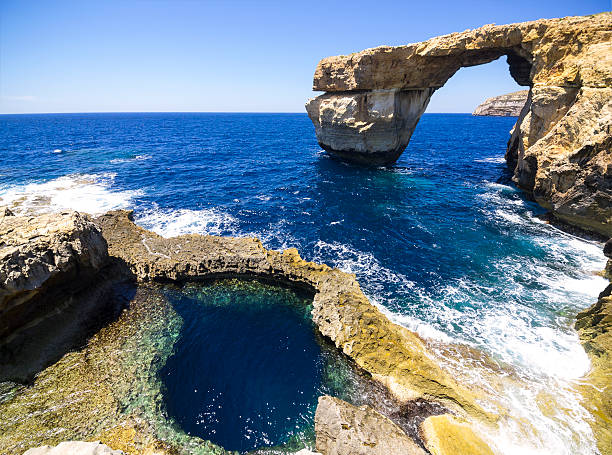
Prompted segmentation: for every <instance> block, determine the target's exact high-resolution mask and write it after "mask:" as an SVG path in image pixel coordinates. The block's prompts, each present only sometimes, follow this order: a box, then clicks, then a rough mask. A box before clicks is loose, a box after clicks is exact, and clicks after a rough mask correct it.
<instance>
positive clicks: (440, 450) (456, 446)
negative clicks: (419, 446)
mask: <svg viewBox="0 0 612 455" xmlns="http://www.w3.org/2000/svg"><path fill="white" fill-rule="evenodd" d="M421 432H422V435H423V440H424V441H425V446H426V447H427V450H429V452H431V454H432V455H493V451H492V450H491V449H490V448H489V446H488V445H486V444H485V443H484V442H483V440H482V439H480V438H479V437H478V436H476V434H474V431H472V428H471V427H470V425H468V424H467V423H466V422H462V421H461V420H460V419H457V418H456V417H454V416H452V415H450V414H444V415H438V416H431V417H428V418H427V419H425V421H424V422H423V424H422V425H421Z"/></svg>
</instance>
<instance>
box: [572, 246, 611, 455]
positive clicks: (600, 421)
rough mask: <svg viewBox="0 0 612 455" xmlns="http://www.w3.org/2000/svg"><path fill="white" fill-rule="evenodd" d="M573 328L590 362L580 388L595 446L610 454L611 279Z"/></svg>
mask: <svg viewBox="0 0 612 455" xmlns="http://www.w3.org/2000/svg"><path fill="white" fill-rule="evenodd" d="M608 244H610V242H608ZM609 253H612V251H611V252H609ZM610 255H612V254H610ZM608 265H610V261H608ZM611 279H612V278H611ZM576 329H577V330H578V332H579V333H580V340H581V341H582V344H583V346H584V349H585V350H586V352H587V353H588V354H589V357H590V358H591V363H592V367H591V371H590V372H589V375H588V379H589V383H588V384H586V385H581V386H580V389H581V392H582V394H583V395H584V396H585V406H586V408H587V409H588V410H589V411H590V412H591V414H592V415H593V420H592V423H591V426H592V427H593V432H594V433H595V436H596V438H597V446H598V448H599V450H600V452H601V453H602V454H603V455H609V454H612V281H611V282H610V284H609V285H608V287H607V288H606V289H605V290H604V291H603V292H602V293H601V294H600V295H599V300H598V301H597V303H595V304H594V305H593V306H592V307H590V308H589V309H587V310H585V311H583V312H581V313H579V314H578V315H577V316H576Z"/></svg>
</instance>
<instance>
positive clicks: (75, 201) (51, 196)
mask: <svg viewBox="0 0 612 455" xmlns="http://www.w3.org/2000/svg"><path fill="white" fill-rule="evenodd" d="M115 175H116V174H112V173H105V174H71V175H65V176H62V177H58V178H56V179H53V180H49V181H47V182H42V183H28V184H23V185H11V186H6V187H3V188H0V204H2V205H7V206H9V207H10V209H11V210H12V211H13V212H14V213H15V214H18V215H19V214H39V213H50V212H59V211H64V210H76V211H79V212H84V213H89V214H92V215H99V214H102V213H104V212H107V211H109V210H116V209H124V208H128V207H130V206H131V205H132V204H133V200H134V198H135V197H137V196H139V195H141V194H142V192H141V191H132V190H116V189H114V188H113V184H114V179H115Z"/></svg>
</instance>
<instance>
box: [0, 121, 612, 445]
mask: <svg viewBox="0 0 612 455" xmlns="http://www.w3.org/2000/svg"><path fill="white" fill-rule="evenodd" d="M515 121H516V119H515V118H512V117H474V116H472V115H469V114H425V115H423V117H422V118H421V120H420V122H419V125H418V126H417V128H416V130H415V132H414V134H413V136H412V140H411V142H410V144H409V145H408V147H407V149H406V151H405V152H404V153H403V155H402V156H401V157H400V159H399V160H398V161H397V163H396V164H395V165H394V166H390V167H381V168H366V167H361V166H357V165H351V164H347V163H344V162H342V161H339V160H337V159H335V158H333V157H331V156H329V155H328V154H327V153H326V152H324V151H323V150H321V148H320V147H319V145H318V144H317V141H316V137H315V134H314V128H313V125H312V123H311V122H310V120H309V119H308V117H307V116H306V114H250V113H249V114H240V113H117V114H112V113H100V114H41V115H2V116H0V205H8V206H9V207H10V208H11V210H12V211H13V212H15V214H22V213H44V212H56V211H64V210H78V211H82V212H87V213H90V214H93V215H95V214H101V213H104V212H106V211H108V210H113V209H133V210H134V218H135V221H136V223H138V224H139V225H141V226H143V227H145V228H147V229H150V230H153V231H155V232H157V233H158V234H160V235H162V236H165V237H172V236H177V235H181V234H186V233H199V234H212V235H224V236H237V237H247V236H248V237H253V236H254V237H258V238H259V239H261V241H262V242H263V243H264V245H265V246H266V247H267V248H270V249H279V250H280V249H284V248H289V247H295V248H297V249H298V250H299V252H300V254H301V256H302V257H303V258H305V259H308V260H312V261H317V262H324V263H326V264H329V265H330V266H334V267H338V268H339V269H341V270H343V271H346V272H349V273H354V274H355V275H356V276H357V279H358V281H359V283H360V285H361V287H362V289H363V290H364V292H365V294H366V295H367V296H368V297H369V299H370V300H371V301H372V302H373V303H374V304H375V305H377V306H378V307H379V308H380V309H381V311H383V312H384V313H385V314H386V315H387V316H388V317H389V318H390V319H391V320H393V321H394V322H395V323H397V324H400V325H403V326H405V327H406V328H408V329H410V330H412V331H415V332H417V333H418V334H419V335H420V336H421V337H422V338H423V339H424V340H425V342H426V343H427V344H428V346H429V347H430V350H431V352H432V356H434V357H436V360H438V361H439V362H440V363H441V364H442V365H443V366H444V367H445V368H447V369H448V371H450V372H451V374H452V375H453V376H455V377H456V378H457V379H458V380H459V381H461V382H464V383H465V384H467V385H469V386H470V387H475V388H478V389H482V390H485V391H486V392H487V394H488V396H489V397H491V398H490V400H489V401H488V402H485V403H482V404H483V406H485V407H486V406H490V407H491V409H500V408H501V409H504V411H503V412H502V414H503V418H502V419H501V420H500V422H499V423H498V425H497V427H496V428H495V429H490V428H488V429H487V428H483V429H482V431H483V433H484V434H485V436H486V437H487V438H488V441H491V444H492V445H494V447H495V448H496V449H497V450H498V451H499V452H500V453H504V454H521V455H525V454H547V455H548V454H577V453H584V454H587V453H596V448H595V440H594V437H593V433H592V430H591V428H590V426H589V421H590V419H591V416H590V415H589V413H588V412H587V411H586V410H585V409H584V408H583V406H582V404H581V400H582V398H581V395H580V393H579V392H578V391H577V387H578V386H579V385H580V384H581V383H583V381H584V379H583V376H584V375H585V374H586V373H587V372H588V371H589V368H590V362H589V358H588V356H587V355H586V353H585V352H584V350H583V348H582V347H581V345H580V342H579V339H578V335H577V333H576V331H575V330H574V328H573V325H574V318H575V315H576V313H578V312H579V311H581V310H583V309H585V308H587V307H589V306H590V305H592V304H593V303H594V302H595V301H596V299H597V295H598V293H599V292H601V290H603V288H604V287H605V284H606V282H605V280H604V279H603V278H602V277H600V276H598V275H597V274H596V272H597V271H599V270H602V269H603V268H604V266H605V258H604V256H603V253H602V244H601V243H598V242H597V241H594V240H587V239H583V238H580V237H577V236H575V235H572V234H569V233H566V232H564V231H562V230H560V229H558V228H556V227H555V226H553V225H550V224H548V223H546V222H545V221H543V220H542V217H541V215H542V214H543V213H544V210H543V209H542V208H541V207H539V206H538V205H537V204H535V203H533V202H531V201H529V200H528V198H526V197H525V195H524V194H523V193H522V192H521V191H520V190H518V189H517V188H516V187H515V186H514V184H513V183H512V180H511V177H512V175H511V172H510V171H509V170H508V169H507V167H506V163H505V160H504V152H505V147H506V143H507V141H508V139H509V131H510V130H511V128H512V126H513V124H514V122H515ZM485 401H486V400H485Z"/></svg>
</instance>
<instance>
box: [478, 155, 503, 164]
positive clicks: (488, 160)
mask: <svg viewBox="0 0 612 455" xmlns="http://www.w3.org/2000/svg"><path fill="white" fill-rule="evenodd" d="M474 162H476V163H494V164H502V163H505V162H506V158H504V156H491V157H488V158H482V159H480V160H474Z"/></svg>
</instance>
